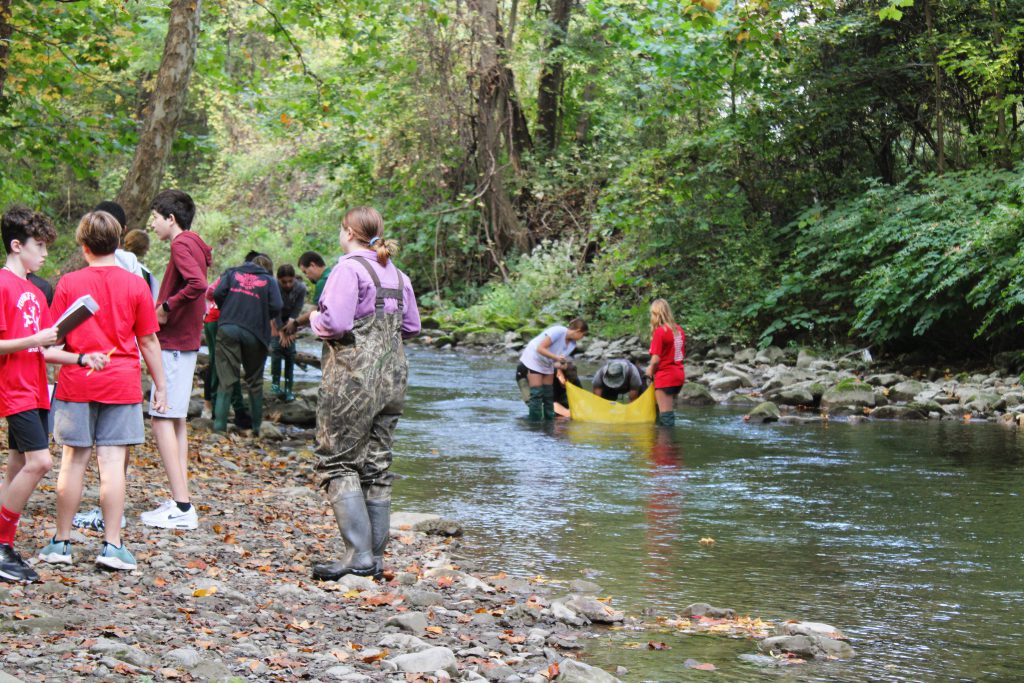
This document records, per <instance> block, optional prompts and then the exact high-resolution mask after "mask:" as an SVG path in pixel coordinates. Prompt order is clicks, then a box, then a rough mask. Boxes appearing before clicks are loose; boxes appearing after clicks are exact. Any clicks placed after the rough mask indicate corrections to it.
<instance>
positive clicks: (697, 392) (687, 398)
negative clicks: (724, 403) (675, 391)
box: [676, 382, 716, 406]
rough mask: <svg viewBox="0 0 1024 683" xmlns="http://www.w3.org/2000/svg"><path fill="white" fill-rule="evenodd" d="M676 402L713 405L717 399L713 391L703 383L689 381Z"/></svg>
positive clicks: (690, 404)
mask: <svg viewBox="0 0 1024 683" xmlns="http://www.w3.org/2000/svg"><path fill="white" fill-rule="evenodd" d="M676 403H677V404H682V405H686V406H713V405H715V403H716V401H715V397H714V396H712V395H711V392H710V391H708V388H707V387H706V386H704V385H703V384H698V383H696V382H687V383H686V384H684V385H683V388H682V389H681V390H680V391H679V395H678V396H677V397H676Z"/></svg>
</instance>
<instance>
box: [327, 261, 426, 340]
mask: <svg viewBox="0 0 1024 683" xmlns="http://www.w3.org/2000/svg"><path fill="white" fill-rule="evenodd" d="M356 256H362V257H363V258H365V259H366V260H367V261H369V262H370V267H371V268H373V270H374V271H375V272H376V273H377V277H378V278H379V279H380V283H381V286H382V287H392V288H395V289H397V288H398V287H399V286H401V288H402V298H403V311H402V337H404V338H406V339H408V338H409V337H413V336H415V335H416V334H418V333H419V331H420V311H419V308H418V307H417V306H416V294H415V293H413V291H412V283H411V282H410V281H409V277H408V276H407V275H405V274H401V275H400V274H399V270H398V268H396V267H395V265H394V264H393V263H392V262H391V261H390V260H389V261H388V264H387V265H386V266H382V265H380V264H379V263H377V252H375V251H373V250H372V249H360V250H358V251H354V252H352V253H351V254H345V255H344V256H342V257H341V258H340V259H339V260H338V265H336V266H334V268H332V269H331V274H330V276H328V278H327V284H326V285H325V286H324V292H323V294H322V295H321V296H320V305H319V310H317V311H314V312H313V314H312V315H311V316H310V318H309V325H310V327H312V328H313V331H314V332H316V334H317V336H319V337H322V338H324V339H338V338H340V337H342V336H344V335H345V334H346V333H347V332H351V331H352V326H353V324H354V323H355V321H356V320H360V319H362V318H365V317H366V316H368V315H373V312H374V308H375V304H376V301H377V288H376V287H375V286H374V284H373V280H371V279H370V274H369V273H367V272H366V268H364V267H363V266H362V265H361V264H359V263H356V262H355V261H354V260H353V258H354V257H356ZM399 281H401V285H399ZM396 310H398V302H397V301H395V300H394V299H385V300H384V312H385V313H394V312H395V311H396Z"/></svg>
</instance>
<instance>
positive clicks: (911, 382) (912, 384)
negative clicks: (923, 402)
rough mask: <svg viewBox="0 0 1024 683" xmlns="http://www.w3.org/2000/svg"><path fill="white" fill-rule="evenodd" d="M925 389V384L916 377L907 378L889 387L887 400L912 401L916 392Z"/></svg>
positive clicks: (918, 392)
mask: <svg viewBox="0 0 1024 683" xmlns="http://www.w3.org/2000/svg"><path fill="white" fill-rule="evenodd" d="M924 390H925V385H924V384H922V383H921V382H918V381H917V380H916V379H908V380H906V381H904V382H900V383H899V384H896V385H894V386H893V387H892V388H891V389H889V400H891V401H896V402H898V403H906V402H908V401H913V400H914V399H915V398H916V397H917V395H918V394H920V393H921V392H922V391H924Z"/></svg>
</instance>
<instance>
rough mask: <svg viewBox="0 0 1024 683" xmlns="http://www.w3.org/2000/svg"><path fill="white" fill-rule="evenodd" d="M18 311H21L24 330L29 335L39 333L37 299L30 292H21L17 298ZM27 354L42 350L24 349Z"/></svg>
mask: <svg viewBox="0 0 1024 683" xmlns="http://www.w3.org/2000/svg"><path fill="white" fill-rule="evenodd" d="M17 307H18V310H19V311H21V315H22V318H23V319H24V321H25V329H26V330H27V331H28V333H29V334H30V335H32V334H36V333H37V332H39V317H40V310H39V299H37V298H36V295H35V294H33V293H32V292H22V293H21V296H20V297H18V303H17ZM25 350H26V351H28V352H29V353H40V352H41V351H42V349H40V348H39V347H38V346H33V347H32V348H29V349H25Z"/></svg>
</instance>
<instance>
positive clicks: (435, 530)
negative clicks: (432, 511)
mask: <svg viewBox="0 0 1024 683" xmlns="http://www.w3.org/2000/svg"><path fill="white" fill-rule="evenodd" d="M412 528H413V531H419V532H420V533H422V534H433V535H434V536H461V535H462V534H463V529H462V525H461V524H459V523H458V522H456V521H455V520H453V519H445V518H443V517H437V518H436V519H425V520H423V521H421V522H417V523H416V524H414V525H413V527H412Z"/></svg>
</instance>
